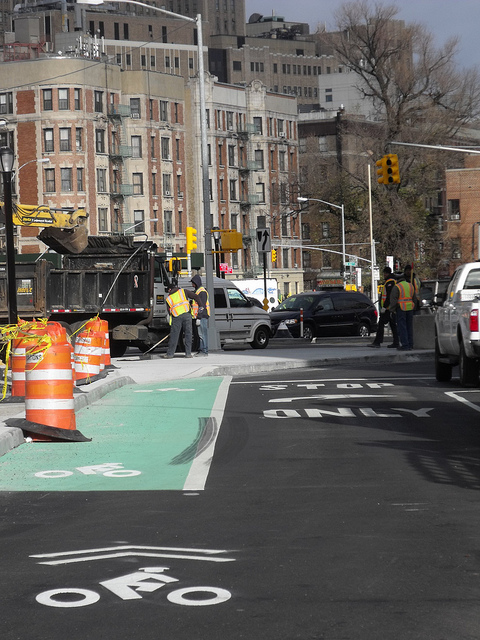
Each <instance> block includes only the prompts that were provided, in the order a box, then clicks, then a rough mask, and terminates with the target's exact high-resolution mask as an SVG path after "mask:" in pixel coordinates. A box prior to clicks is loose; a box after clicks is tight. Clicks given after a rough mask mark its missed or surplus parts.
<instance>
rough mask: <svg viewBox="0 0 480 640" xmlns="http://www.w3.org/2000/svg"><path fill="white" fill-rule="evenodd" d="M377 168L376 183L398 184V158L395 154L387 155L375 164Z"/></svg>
mask: <svg viewBox="0 0 480 640" xmlns="http://www.w3.org/2000/svg"><path fill="white" fill-rule="evenodd" d="M375 164H376V165H377V167H380V168H379V169H377V174H378V182H379V183H380V184H399V183H400V170H399V168H398V156H397V154H396V153H389V154H388V155H386V156H383V158H382V159H381V160H377V162H376V163H375Z"/></svg>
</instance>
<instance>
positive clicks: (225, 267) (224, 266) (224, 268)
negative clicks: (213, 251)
mask: <svg viewBox="0 0 480 640" xmlns="http://www.w3.org/2000/svg"><path fill="white" fill-rule="evenodd" d="M219 268H220V273H222V272H224V273H228V264H227V263H226V262H220V265H219Z"/></svg>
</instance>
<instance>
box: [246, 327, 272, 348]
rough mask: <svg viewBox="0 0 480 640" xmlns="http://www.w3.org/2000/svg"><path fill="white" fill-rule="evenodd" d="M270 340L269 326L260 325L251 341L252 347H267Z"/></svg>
mask: <svg viewBox="0 0 480 640" xmlns="http://www.w3.org/2000/svg"><path fill="white" fill-rule="evenodd" d="M269 340H270V331H269V329H268V328H267V327H258V329H257V330H256V331H255V335H254V336H253V341H252V342H251V343H250V346H251V347H252V349H265V347H266V346H267V345H268V341H269Z"/></svg>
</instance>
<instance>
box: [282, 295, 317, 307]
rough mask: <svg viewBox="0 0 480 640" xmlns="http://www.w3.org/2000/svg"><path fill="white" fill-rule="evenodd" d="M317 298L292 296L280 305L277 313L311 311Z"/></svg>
mask: <svg viewBox="0 0 480 640" xmlns="http://www.w3.org/2000/svg"><path fill="white" fill-rule="evenodd" d="M315 298H316V296H313V295H312V296H290V297H289V298H287V299H286V300H284V301H283V302H282V304H280V305H278V307H277V308H276V309H275V311H299V310H300V309H309V308H310V307H311V306H312V304H313V302H314V300H315Z"/></svg>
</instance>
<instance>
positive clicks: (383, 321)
mask: <svg viewBox="0 0 480 640" xmlns="http://www.w3.org/2000/svg"><path fill="white" fill-rule="evenodd" d="M383 279H384V281H385V284H384V285H383V289H382V296H381V298H380V320H379V321H378V329H377V334H376V336H375V340H374V341H373V342H372V343H371V344H369V345H368V346H369V347H374V348H376V349H379V348H380V345H381V344H382V342H383V334H384V331H385V327H386V325H387V324H389V325H390V329H391V330H392V336H393V342H392V344H389V345H388V346H387V349H396V348H397V347H398V346H399V343H398V333H397V321H396V318H395V314H393V313H390V296H391V293H392V289H393V287H394V286H395V285H396V284H397V281H396V280H395V278H394V277H393V276H392V270H391V268H390V267H388V266H386V267H385V268H384V269H383Z"/></svg>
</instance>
